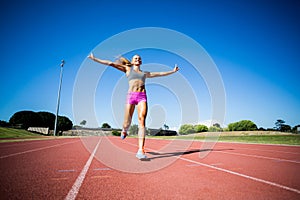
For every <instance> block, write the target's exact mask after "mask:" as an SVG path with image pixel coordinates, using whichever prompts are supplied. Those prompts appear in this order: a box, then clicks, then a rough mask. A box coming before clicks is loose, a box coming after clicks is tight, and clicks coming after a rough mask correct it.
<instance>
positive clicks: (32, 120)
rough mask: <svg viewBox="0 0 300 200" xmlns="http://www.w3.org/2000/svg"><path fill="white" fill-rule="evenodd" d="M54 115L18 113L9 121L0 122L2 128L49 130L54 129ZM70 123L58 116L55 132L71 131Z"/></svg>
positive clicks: (63, 117) (46, 113) (47, 113)
mask: <svg viewBox="0 0 300 200" xmlns="http://www.w3.org/2000/svg"><path fill="white" fill-rule="evenodd" d="M54 123H55V115H54V114H53V113H50V112H44V111H41V112H33V111H27V110H24V111H19V112H16V113H15V114H13V115H12V116H11V117H10V119H9V121H8V122H6V121H2V120H1V121H0V126H2V127H12V128H21V129H26V130H27V129H28V128H29V127H46V128H49V129H50V130H53V129H54ZM72 127H73V123H72V121H71V120H70V119H69V118H68V117H65V116H58V118H57V132H62V131H67V130H70V129H72Z"/></svg>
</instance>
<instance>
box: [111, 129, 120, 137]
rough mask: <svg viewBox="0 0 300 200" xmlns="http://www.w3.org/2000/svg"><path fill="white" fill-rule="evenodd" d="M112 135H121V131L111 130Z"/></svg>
mask: <svg viewBox="0 0 300 200" xmlns="http://www.w3.org/2000/svg"><path fill="white" fill-rule="evenodd" d="M111 133H112V134H113V135H114V136H121V132H120V131H117V130H113V131H112V132H111Z"/></svg>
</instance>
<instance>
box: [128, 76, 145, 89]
mask: <svg viewBox="0 0 300 200" xmlns="http://www.w3.org/2000/svg"><path fill="white" fill-rule="evenodd" d="M128 92H146V89H145V83H144V82H143V81H141V80H138V79H137V80H131V81H129V88H128Z"/></svg>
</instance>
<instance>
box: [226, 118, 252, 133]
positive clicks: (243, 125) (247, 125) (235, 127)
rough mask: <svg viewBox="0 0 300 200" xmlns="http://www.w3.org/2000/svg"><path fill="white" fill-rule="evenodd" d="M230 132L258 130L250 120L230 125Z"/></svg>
mask: <svg viewBox="0 0 300 200" xmlns="http://www.w3.org/2000/svg"><path fill="white" fill-rule="evenodd" d="M228 130H229V131H255V130H257V126H256V124H254V123H253V122H252V121H250V120H241V121H238V122H234V123H230V124H228Z"/></svg>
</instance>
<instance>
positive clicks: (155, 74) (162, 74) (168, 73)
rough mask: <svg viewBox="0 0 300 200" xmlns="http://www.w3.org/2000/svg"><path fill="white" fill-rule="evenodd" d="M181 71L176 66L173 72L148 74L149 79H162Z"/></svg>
mask: <svg viewBox="0 0 300 200" xmlns="http://www.w3.org/2000/svg"><path fill="white" fill-rule="evenodd" d="M178 70H179V68H178V66H177V65H175V67H174V69H173V70H172V71H168V72H148V73H147V78H154V77H160V76H168V75H170V74H174V73H175V72H177V71H178Z"/></svg>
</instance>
